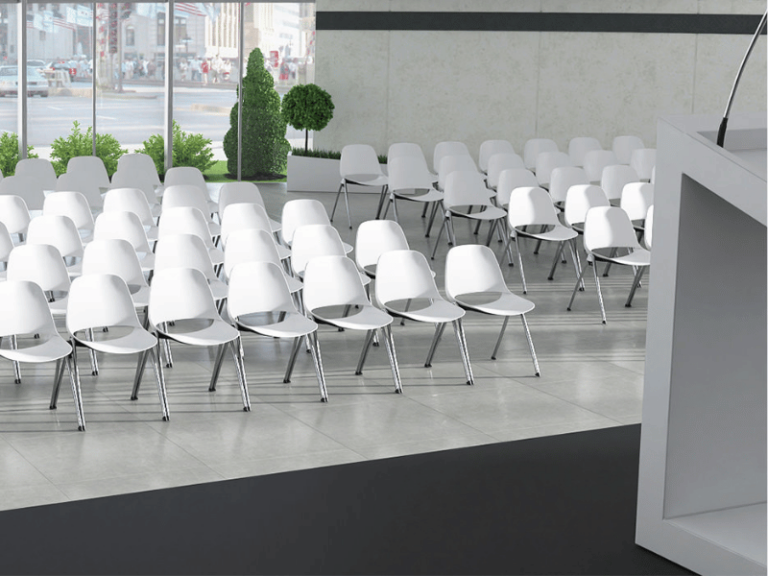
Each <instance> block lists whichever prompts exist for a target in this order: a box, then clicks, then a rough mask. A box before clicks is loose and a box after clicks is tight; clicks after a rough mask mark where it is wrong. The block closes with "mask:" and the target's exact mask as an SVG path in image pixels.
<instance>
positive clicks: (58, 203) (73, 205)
mask: <svg viewBox="0 0 768 576" xmlns="http://www.w3.org/2000/svg"><path fill="white" fill-rule="evenodd" d="M43 215H58V216H68V217H69V218H70V219H71V220H72V222H74V223H75V227H76V228H77V229H78V230H90V231H92V230H93V214H92V213H91V207H90V206H89V205H88V200H86V199H85V196H83V195H82V194H81V193H80V192H51V193H50V194H48V196H46V197H45V202H44V203H43Z"/></svg>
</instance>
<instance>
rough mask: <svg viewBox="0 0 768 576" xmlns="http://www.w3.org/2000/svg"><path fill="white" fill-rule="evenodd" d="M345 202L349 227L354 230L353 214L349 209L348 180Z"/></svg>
mask: <svg viewBox="0 0 768 576" xmlns="http://www.w3.org/2000/svg"><path fill="white" fill-rule="evenodd" d="M344 203H345V204H346V205H347V224H349V229H350V230H352V216H351V214H350V211H349V186H347V183H346V182H344Z"/></svg>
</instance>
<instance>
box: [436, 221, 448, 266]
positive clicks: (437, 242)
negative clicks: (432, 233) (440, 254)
mask: <svg viewBox="0 0 768 576" xmlns="http://www.w3.org/2000/svg"><path fill="white" fill-rule="evenodd" d="M447 219H448V217H447V216H446V217H444V218H443V223H442V224H441V225H440V232H438V233H437V239H436V240H435V247H434V248H432V260H434V259H435V254H436V253H437V247H438V246H439V245H440V238H442V237H443V230H445V222H446V220H447Z"/></svg>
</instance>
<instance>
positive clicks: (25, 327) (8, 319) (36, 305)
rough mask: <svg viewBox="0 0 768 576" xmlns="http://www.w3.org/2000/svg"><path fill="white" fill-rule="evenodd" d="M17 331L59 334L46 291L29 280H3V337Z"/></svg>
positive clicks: (0, 325)
mask: <svg viewBox="0 0 768 576" xmlns="http://www.w3.org/2000/svg"><path fill="white" fill-rule="evenodd" d="M15 334H41V335H43V334H44V335H49V334H58V332H57V331H56V324H55V323H54V321H53V315H52V314H51V309H50V308H49V307H48V300H47V299H46V297H45V294H43V290H42V289H41V288H40V286H39V285H38V284H36V283H35V282H32V281H29V280H8V281H7V282H0V338H5V337H6V336H12V335H15Z"/></svg>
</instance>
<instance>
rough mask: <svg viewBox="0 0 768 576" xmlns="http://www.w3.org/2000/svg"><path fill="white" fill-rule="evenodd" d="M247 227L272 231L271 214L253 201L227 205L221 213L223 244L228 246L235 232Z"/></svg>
mask: <svg viewBox="0 0 768 576" xmlns="http://www.w3.org/2000/svg"><path fill="white" fill-rule="evenodd" d="M247 229H255V230H266V231H267V232H271V231H272V228H271V227H270V225H269V216H267V213H266V211H265V210H264V208H263V207H262V206H260V205H259V204H256V203H253V202H239V203H236V204H230V205H229V206H227V207H226V208H225V209H224V212H223V213H222V215H221V244H222V245H223V246H227V243H228V242H229V237H230V235H231V234H232V233H233V232H236V231H238V230H247Z"/></svg>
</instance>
